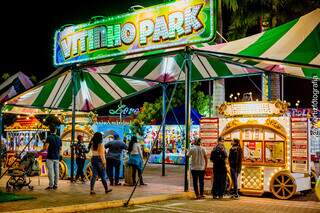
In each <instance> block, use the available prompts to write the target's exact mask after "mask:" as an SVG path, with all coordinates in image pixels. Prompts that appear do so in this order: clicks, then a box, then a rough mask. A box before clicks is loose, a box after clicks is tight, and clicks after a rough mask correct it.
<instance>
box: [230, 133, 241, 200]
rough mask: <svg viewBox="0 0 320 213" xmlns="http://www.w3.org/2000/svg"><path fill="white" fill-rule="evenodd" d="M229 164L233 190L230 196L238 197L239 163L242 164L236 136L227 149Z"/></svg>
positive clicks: (238, 141)
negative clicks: (228, 149)
mask: <svg viewBox="0 0 320 213" xmlns="http://www.w3.org/2000/svg"><path fill="white" fill-rule="evenodd" d="M228 160H229V166H230V172H231V178H232V182H233V191H232V197H233V198H238V197H239V194H238V176H239V174H240V172H241V164H242V149H241V146H240V140H239V139H237V138H234V139H233V140H232V147H231V148H230V151H229V157H228Z"/></svg>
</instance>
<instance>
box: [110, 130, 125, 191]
mask: <svg viewBox="0 0 320 213" xmlns="http://www.w3.org/2000/svg"><path fill="white" fill-rule="evenodd" d="M113 137H114V140H112V141H110V142H108V143H107V144H106V145H105V149H108V153H107V175H108V177H109V181H110V185H111V186H113V180H114V181H115V182H114V184H115V185H116V186H118V185H121V183H119V173H120V158H121V154H122V150H124V149H127V145H126V144H125V143H124V142H123V141H121V140H120V137H119V135H118V134H114V135H113ZM113 168H114V170H115V174H114V177H113Z"/></svg>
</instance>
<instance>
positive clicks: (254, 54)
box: [193, 9, 320, 78]
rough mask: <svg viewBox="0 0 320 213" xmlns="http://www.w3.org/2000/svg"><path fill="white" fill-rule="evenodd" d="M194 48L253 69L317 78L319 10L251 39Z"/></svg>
mask: <svg viewBox="0 0 320 213" xmlns="http://www.w3.org/2000/svg"><path fill="white" fill-rule="evenodd" d="M193 49H194V50H195V51H196V54H201V53H202V54H201V55H203V54H204V53H205V55H212V56H213V57H220V58H224V59H225V60H231V61H236V62H240V63H243V64H246V65H250V66H252V68H259V69H263V70H267V71H273V72H280V73H285V74H288V75H293V76H298V77H306V78H312V76H315V75H316V76H318V77H320V9H316V10H314V11H312V12H310V13H308V14H306V15H304V16H302V17H300V18H298V19H295V20H293V21H291V22H288V23H286V24H284V25H281V26H279V27H276V28H273V29H270V30H268V31H265V32H262V33H259V34H256V35H253V36H250V37H246V38H243V39H239V40H236V41H232V42H229V43H223V44H218V45H212V46H204V47H193Z"/></svg>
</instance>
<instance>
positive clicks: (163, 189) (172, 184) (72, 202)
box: [0, 165, 320, 212]
mask: <svg viewBox="0 0 320 213" xmlns="http://www.w3.org/2000/svg"><path fill="white" fill-rule="evenodd" d="M183 175H184V167H183V166H174V165H167V166H166V176H165V177H162V176H161V165H148V166H147V168H146V170H145V173H144V180H145V182H146V183H147V184H148V185H147V186H138V187H137V190H136V192H135V194H134V196H133V201H134V203H135V204H139V205H145V203H148V202H159V201H163V200H167V199H178V198H180V199H182V198H183V199H187V198H190V193H188V194H184V193H183V186H184V182H183V181H184V177H183ZM6 179H7V178H4V179H2V180H0V189H1V190H5V183H6ZM32 180H33V184H32V185H33V186H34V190H33V191H29V190H28V189H26V188H24V189H23V190H21V191H20V192H19V194H27V195H32V196H34V197H36V199H33V200H26V201H17V202H7V203H0V212H6V211H23V212H27V210H32V209H38V211H37V212H44V211H49V212H76V211H89V210H91V211H92V210H94V212H96V211H97V209H105V208H109V207H119V206H122V205H123V203H124V202H125V201H126V200H127V199H128V197H129V195H130V193H131V191H132V189H133V188H132V187H129V186H113V187H111V188H112V189H113V191H112V192H111V193H108V194H105V193H104V189H103V186H102V184H101V182H100V181H97V182H96V189H95V191H96V193H97V194H96V195H89V192H90V189H89V188H90V187H89V182H87V183H85V184H82V183H76V184H74V183H70V181H68V180H62V181H60V182H59V188H58V190H56V191H46V190H44V189H45V188H46V187H47V186H48V178H47V177H41V178H40V184H38V177H34V178H32ZM205 187H206V188H207V191H208V192H209V191H210V188H211V182H210V180H207V181H206V182H205ZM190 190H191V191H192V188H191V187H190ZM191 195H193V194H192V193H191ZM242 199H246V201H245V202H251V201H250V200H253V201H254V202H256V201H257V202H266V201H267V200H271V201H275V202H277V203H286V202H292V201H280V200H275V199H271V198H270V195H265V198H254V197H252V198H242ZM242 199H241V200H242ZM256 199H261V200H256ZM316 200H317V199H316V197H315V195H314V193H311V194H308V195H306V196H298V195H297V196H295V197H294V198H293V201H296V202H298V203H297V204H299V205H300V203H305V202H313V201H316ZM211 201H212V200H211ZM211 201H210V199H208V202H209V203H210V202H211ZM199 202H200V201H199ZM219 202H220V201H219ZM232 202H233V201H232ZM230 204H231V203H230ZM230 204H229V203H228V204H227V205H228V206H229V205H230ZM150 205H151V204H150ZM55 207H59V208H55ZM44 208H47V209H44ZM114 210H115V211H118V210H120V208H117V209H114ZM104 211H105V210H104ZM32 212H36V211H32ZM319 212H320V211H319Z"/></svg>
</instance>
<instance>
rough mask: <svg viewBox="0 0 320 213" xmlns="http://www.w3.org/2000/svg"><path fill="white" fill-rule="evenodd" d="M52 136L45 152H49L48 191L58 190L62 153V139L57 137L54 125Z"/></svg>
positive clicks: (49, 137) (45, 145) (47, 140)
mask: <svg viewBox="0 0 320 213" xmlns="http://www.w3.org/2000/svg"><path fill="white" fill-rule="evenodd" d="M49 129H50V134H49V135H48V137H47V139H46V141H45V144H44V150H47V162H46V163H47V169H48V178H49V186H48V187H47V188H46V190H50V189H57V188H58V180H59V160H60V152H61V146H62V143H61V139H60V137H59V136H58V135H56V129H55V127H54V126H53V125H51V126H49Z"/></svg>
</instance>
